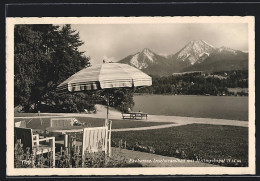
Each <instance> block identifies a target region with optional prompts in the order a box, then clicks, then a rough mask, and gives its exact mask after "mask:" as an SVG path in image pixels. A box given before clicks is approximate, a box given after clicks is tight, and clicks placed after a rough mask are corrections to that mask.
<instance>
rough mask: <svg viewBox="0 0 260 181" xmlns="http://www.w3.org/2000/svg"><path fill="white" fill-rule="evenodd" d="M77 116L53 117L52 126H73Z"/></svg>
mask: <svg viewBox="0 0 260 181" xmlns="http://www.w3.org/2000/svg"><path fill="white" fill-rule="evenodd" d="M74 121H76V119H75V118H52V119H51V120H50V127H67V126H73V123H74Z"/></svg>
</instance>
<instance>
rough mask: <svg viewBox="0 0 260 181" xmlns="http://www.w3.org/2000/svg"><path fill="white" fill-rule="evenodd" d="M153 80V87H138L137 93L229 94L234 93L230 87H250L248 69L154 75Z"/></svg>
mask: <svg viewBox="0 0 260 181" xmlns="http://www.w3.org/2000/svg"><path fill="white" fill-rule="evenodd" d="M152 80H153V84H152V86H151V87H143V88H139V89H136V91H135V93H149V94H184V95H205V94H210V95H223V94H225V95H228V94H232V93H229V92H228V88H235V87H241V88H248V71H242V70H241V71H239V70H237V71H230V72H214V73H202V74H197V73H193V74H192V73H189V74H179V75H172V76H168V77H158V76H153V77H152ZM243 95H246V94H243Z"/></svg>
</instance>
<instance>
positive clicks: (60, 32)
mask: <svg viewBox="0 0 260 181" xmlns="http://www.w3.org/2000/svg"><path fill="white" fill-rule="evenodd" d="M82 44H83V42H82V41H80V39H79V33H78V32H76V31H75V30H72V29H71V26H70V25H65V26H63V27H59V26H54V25H16V26H15V30H14V45H15V46H14V73H15V77H14V84H15V85H14V88H15V95H14V96H15V106H16V105H22V106H23V108H24V110H25V111H29V110H30V109H31V105H33V104H34V110H38V109H41V104H42V103H44V104H46V103H49V104H54V105H59V103H60V102H63V101H64V99H65V97H64V96H59V95H57V93H56V91H55V89H56V87H57V85H58V84H59V83H61V82H62V81H64V80H65V79H67V78H68V77H69V76H71V75H72V74H74V73H75V72H77V71H79V70H80V69H82V68H84V67H86V66H88V65H89V59H90V58H89V57H85V56H84V55H83V53H84V52H80V51H78V47H79V46H81V45H82ZM81 96H82V95H81ZM62 99H63V101H62ZM71 100H73V101H76V100H79V99H77V98H76V97H75V95H72V99H71ZM71 104H75V102H73V103H71ZM76 105H77V104H76ZM58 107H59V106H58Z"/></svg>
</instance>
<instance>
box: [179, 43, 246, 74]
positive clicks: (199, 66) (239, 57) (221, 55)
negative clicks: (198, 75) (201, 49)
mask: <svg viewBox="0 0 260 181" xmlns="http://www.w3.org/2000/svg"><path fill="white" fill-rule="evenodd" d="M247 69H248V53H244V52H242V51H239V50H233V49H231V48H228V47H220V48H217V49H215V50H214V51H213V52H212V53H211V54H210V55H209V57H207V58H206V59H205V60H204V61H203V62H201V63H196V64H194V65H193V66H189V67H186V68H184V69H183V71H210V72H212V71H229V70H247Z"/></svg>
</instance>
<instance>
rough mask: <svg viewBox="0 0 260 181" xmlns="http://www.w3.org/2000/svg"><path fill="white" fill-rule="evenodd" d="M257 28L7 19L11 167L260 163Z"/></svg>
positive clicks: (191, 170)
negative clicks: (259, 155)
mask: <svg viewBox="0 0 260 181" xmlns="http://www.w3.org/2000/svg"><path fill="white" fill-rule="evenodd" d="M254 29H255V20H254V17H253V16H244V17H242V16H240V17H239V16H218V17H217V16H197V17H192V16H191V17H189V16H186V17H79V18H76V17H66V18H65V17H63V18H62V17H57V18H54V17H49V18H47V17H42V18H36V17H35V18H34V17H30V18H26V17H24V18H6V35H7V36H6V37H7V39H6V40H7V41H6V42H7V45H6V52H7V53H6V55H7V60H6V77H7V80H6V100H7V102H6V110H7V112H6V116H7V122H6V130H7V131H6V135H7V136H6V137H7V153H6V156H7V175H8V176H35V175H44V176H47V175H71V176H74V175H84V176H88V175H141V174H142V175H177V174H178V175H206V174H207V175H224V174H225V175H245V174H246V175H248V174H255V156H256V152H255V84H254V82H255V66H254V64H255V30H254Z"/></svg>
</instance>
